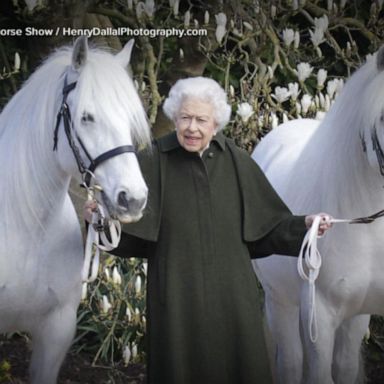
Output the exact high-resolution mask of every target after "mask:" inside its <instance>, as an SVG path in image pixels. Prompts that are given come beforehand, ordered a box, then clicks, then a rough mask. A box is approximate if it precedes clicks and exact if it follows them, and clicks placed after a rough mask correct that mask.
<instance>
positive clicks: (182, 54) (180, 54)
mask: <svg viewBox="0 0 384 384" xmlns="http://www.w3.org/2000/svg"><path fill="white" fill-rule="evenodd" d="M179 57H180V61H183V60H184V51H183V48H180V49H179Z"/></svg>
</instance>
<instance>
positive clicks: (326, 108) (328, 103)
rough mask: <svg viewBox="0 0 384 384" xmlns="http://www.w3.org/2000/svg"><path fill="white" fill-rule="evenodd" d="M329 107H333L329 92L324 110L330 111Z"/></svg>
mask: <svg viewBox="0 0 384 384" xmlns="http://www.w3.org/2000/svg"><path fill="white" fill-rule="evenodd" d="M329 108H331V98H330V97H329V95H328V94H326V95H325V102H324V111H326V112H328V111H329Z"/></svg>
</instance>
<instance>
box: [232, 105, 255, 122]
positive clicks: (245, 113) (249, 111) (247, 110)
mask: <svg viewBox="0 0 384 384" xmlns="http://www.w3.org/2000/svg"><path fill="white" fill-rule="evenodd" d="M236 114H238V115H239V116H240V117H241V120H242V121H243V123H246V122H247V121H248V120H249V118H250V117H251V116H252V115H253V114H254V112H253V108H252V106H251V105H250V104H249V103H247V102H245V103H240V104H239V105H238V106H237V111H236Z"/></svg>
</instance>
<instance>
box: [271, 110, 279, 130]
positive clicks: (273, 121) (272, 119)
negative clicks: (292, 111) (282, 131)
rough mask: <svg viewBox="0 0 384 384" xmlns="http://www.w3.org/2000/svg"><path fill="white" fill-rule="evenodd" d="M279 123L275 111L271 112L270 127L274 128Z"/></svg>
mask: <svg viewBox="0 0 384 384" xmlns="http://www.w3.org/2000/svg"><path fill="white" fill-rule="evenodd" d="M278 125H279V119H278V117H277V116H276V113H274V112H272V113H271V127H272V129H274V128H276V127H277V126H278Z"/></svg>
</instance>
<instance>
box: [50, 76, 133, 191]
mask: <svg viewBox="0 0 384 384" xmlns="http://www.w3.org/2000/svg"><path fill="white" fill-rule="evenodd" d="M75 87H76V81H75V82H73V83H70V84H68V85H67V84H66V80H65V84H64V87H63V101H62V102H61V107H60V111H59V112H58V114H57V117H56V127H55V131H54V137H53V150H54V151H56V150H57V143H58V133H59V127H60V121H61V119H63V123H64V131H65V134H66V136H67V139H68V144H69V146H70V148H71V149H72V152H73V155H74V157H75V160H76V163H77V167H78V168H79V172H80V173H81V175H82V177H83V181H84V183H85V185H86V186H87V187H90V185H91V178H92V177H93V172H94V171H95V169H96V168H97V167H98V166H99V165H100V164H101V163H103V162H104V161H106V160H108V159H110V158H111V157H115V156H118V155H121V154H122V153H126V152H132V153H136V151H135V147H134V146H133V145H122V146H120V147H116V148H114V149H111V150H109V151H107V152H104V153H103V154H101V155H100V156H98V157H96V159H93V158H92V156H91V155H90V154H89V152H88V151H87V149H86V147H85V145H84V143H83V142H82V140H81V139H80V137H79V135H78V134H77V132H76V131H75V129H74V128H73V123H72V119H71V112H70V110H69V107H68V104H67V97H68V94H69V92H71V91H72V90H73V89H74V88H75ZM73 134H74V135H75V137H76V141H77V142H78V143H79V144H80V147H81V149H82V150H83V152H84V153H85V155H86V156H87V158H88V160H89V165H88V166H87V165H86V164H85V162H84V160H83V158H82V157H81V154H80V148H79V147H78V146H77V145H76V142H75V139H74V136H73Z"/></svg>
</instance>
